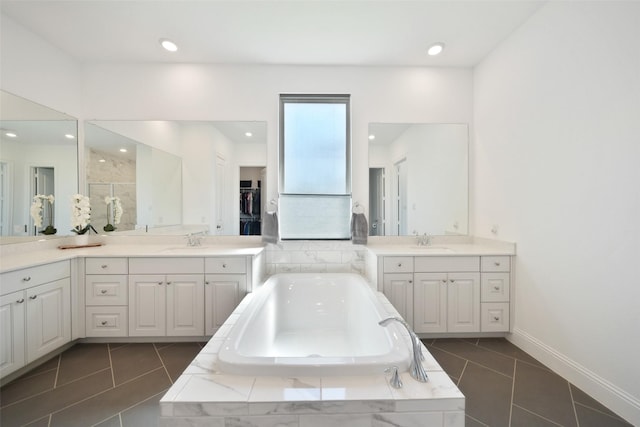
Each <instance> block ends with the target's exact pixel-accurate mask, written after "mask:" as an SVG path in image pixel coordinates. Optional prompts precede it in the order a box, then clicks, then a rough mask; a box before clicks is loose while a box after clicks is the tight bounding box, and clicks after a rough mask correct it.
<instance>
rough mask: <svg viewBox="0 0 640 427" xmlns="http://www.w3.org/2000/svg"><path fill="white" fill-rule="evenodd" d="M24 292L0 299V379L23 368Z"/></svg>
mask: <svg viewBox="0 0 640 427" xmlns="http://www.w3.org/2000/svg"><path fill="white" fill-rule="evenodd" d="M25 305H26V304H25V299H24V292H23V291H20V292H14V293H12V294H8V295H4V296H2V297H0V377H4V376H5V375H7V374H9V373H10V372H13V371H15V370H16V369H20V368H21V367H23V366H24V363H25V362H24V336H25V326H24V321H25V317H24V316H25V314H24V307H25Z"/></svg>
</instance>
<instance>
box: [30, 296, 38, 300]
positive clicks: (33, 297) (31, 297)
mask: <svg viewBox="0 0 640 427" xmlns="http://www.w3.org/2000/svg"><path fill="white" fill-rule="evenodd" d="M36 298H38V295H31V296H30V297H29V299H36Z"/></svg>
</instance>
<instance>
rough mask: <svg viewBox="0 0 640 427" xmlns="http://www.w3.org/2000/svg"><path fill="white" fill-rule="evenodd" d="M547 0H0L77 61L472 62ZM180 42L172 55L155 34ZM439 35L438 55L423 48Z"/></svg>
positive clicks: (454, 64)
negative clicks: (439, 52) (160, 43)
mask: <svg viewBox="0 0 640 427" xmlns="http://www.w3.org/2000/svg"><path fill="white" fill-rule="evenodd" d="M543 3H544V2H543V1H525V0H503V1H489V0H487V1H484V0H471V1H457V0H448V1H428V0H422V1H418V0H416V1H402V0H340V1H329V0H311V1H309V0H290V1H286V0H281V1H278V0H256V1H247V0H233V1H221V0H199V1H191V0H156V1H149V0H142V1H140V0H139V1H126V0H125V1H114V0H96V1H94V0H83V1H78V0H71V1H57V0H41V1H32V0H2V1H0V7H1V10H2V13H3V14H5V15H6V16H8V17H9V18H11V19H12V20H13V21H15V22H17V23H19V24H21V25H22V26H24V27H25V28H27V29H28V30H30V31H31V32H33V33H35V34H37V35H39V36H41V37H43V38H44V39H46V40H47V41H48V42H49V43H51V44H53V45H54V46H56V47H58V48H59V49H61V50H63V51H65V52H67V53H68V54H70V55H71V56H72V57H74V58H75V59H76V60H78V61H80V62H83V63H93V62H115V63H123V62H125V63H130V62H135V63H141V62H142V63H147V62H183V63H184V62H189V63H216V64H291V65H354V66H446V67H473V66H474V65H476V64H477V63H478V62H480V61H481V60H482V58H484V57H485V56H486V55H487V54H488V53H489V52H491V50H493V49H494V48H495V47H496V46H497V45H498V44H499V43H500V42H501V41H502V40H504V39H505V38H507V37H508V36H509V35H510V34H511V33H512V32H513V31H514V30H515V29H516V28H517V27H518V26H520V25H521V24H522V23H523V22H525V21H526V20H527V19H529V18H530V17H531V16H532V15H533V14H534V13H535V12H536V10H537V9H538V8H539V7H540V6H541V5H542V4H543ZM160 38H168V39H171V40H173V41H174V42H176V43H177V44H178V46H179V50H178V51H177V52H175V53H169V52H166V51H164V50H163V49H162V48H161V47H160V45H159V43H158V40H159V39H160ZM435 42H444V43H445V45H446V48H445V51H444V52H443V53H442V54H441V55H439V56H437V57H429V56H427V55H426V50H427V48H428V47H429V46H430V45H431V44H433V43H435Z"/></svg>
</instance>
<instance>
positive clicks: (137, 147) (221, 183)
mask: <svg viewBox="0 0 640 427" xmlns="http://www.w3.org/2000/svg"><path fill="white" fill-rule="evenodd" d="M85 129H86V130H85V164H86V171H87V176H86V182H87V185H86V187H87V189H86V194H88V195H89V196H90V197H91V205H92V206H96V205H97V206H104V209H103V211H104V213H98V214H97V215H96V216H95V217H94V218H95V220H94V219H92V224H95V226H96V227H99V229H98V231H99V232H102V230H103V227H104V226H105V225H106V224H107V217H106V216H107V205H106V203H105V200H104V199H105V197H107V196H108V197H118V198H119V200H120V203H121V206H122V217H121V220H120V223H119V224H115V227H116V231H115V232H117V233H123V234H143V233H145V234H146V233H152V234H184V233H187V232H193V231H202V230H204V231H206V232H208V233H209V234H216V235H242V234H256V230H258V231H259V229H260V226H259V224H260V222H259V221H260V218H259V216H260V212H262V211H263V209H262V206H263V205H260V204H261V203H263V201H262V200H261V198H260V191H261V190H262V192H264V186H263V184H264V179H262V178H261V176H263V175H261V171H263V170H264V169H265V166H266V162H267V153H266V151H267V150H266V146H267V145H266V123H265V122H249V121H234V122H223V121H158V120H153V121H115V120H102V121H97V120H94V121H91V122H88V123H87V124H86V127H85ZM121 150H126V151H121ZM249 193H250V194H251V196H249ZM243 198H244V199H243ZM247 199H249V200H247ZM243 202H244V204H243ZM249 221H251V224H250V225H248V224H247V223H248V222H249ZM256 224H257V225H256Z"/></svg>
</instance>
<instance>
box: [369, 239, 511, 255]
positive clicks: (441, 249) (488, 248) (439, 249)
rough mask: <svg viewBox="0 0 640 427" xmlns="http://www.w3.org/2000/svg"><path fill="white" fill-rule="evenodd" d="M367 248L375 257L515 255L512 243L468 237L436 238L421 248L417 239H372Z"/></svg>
mask: <svg viewBox="0 0 640 427" xmlns="http://www.w3.org/2000/svg"><path fill="white" fill-rule="evenodd" d="M367 248H368V249H369V250H370V251H371V252H373V253H374V254H375V255H378V256H380V255H396V256H401V255H406V256H420V255H425V256H465V255H466V256H480V255H515V254H516V245H515V243H511V242H503V241H499V240H490V239H481V238H474V237H467V236H435V237H433V238H432V243H431V244H429V245H426V246H419V245H418V244H417V241H416V240H415V238H396V239H389V238H382V239H380V238H371V239H370V242H369V243H368V244H367Z"/></svg>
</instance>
